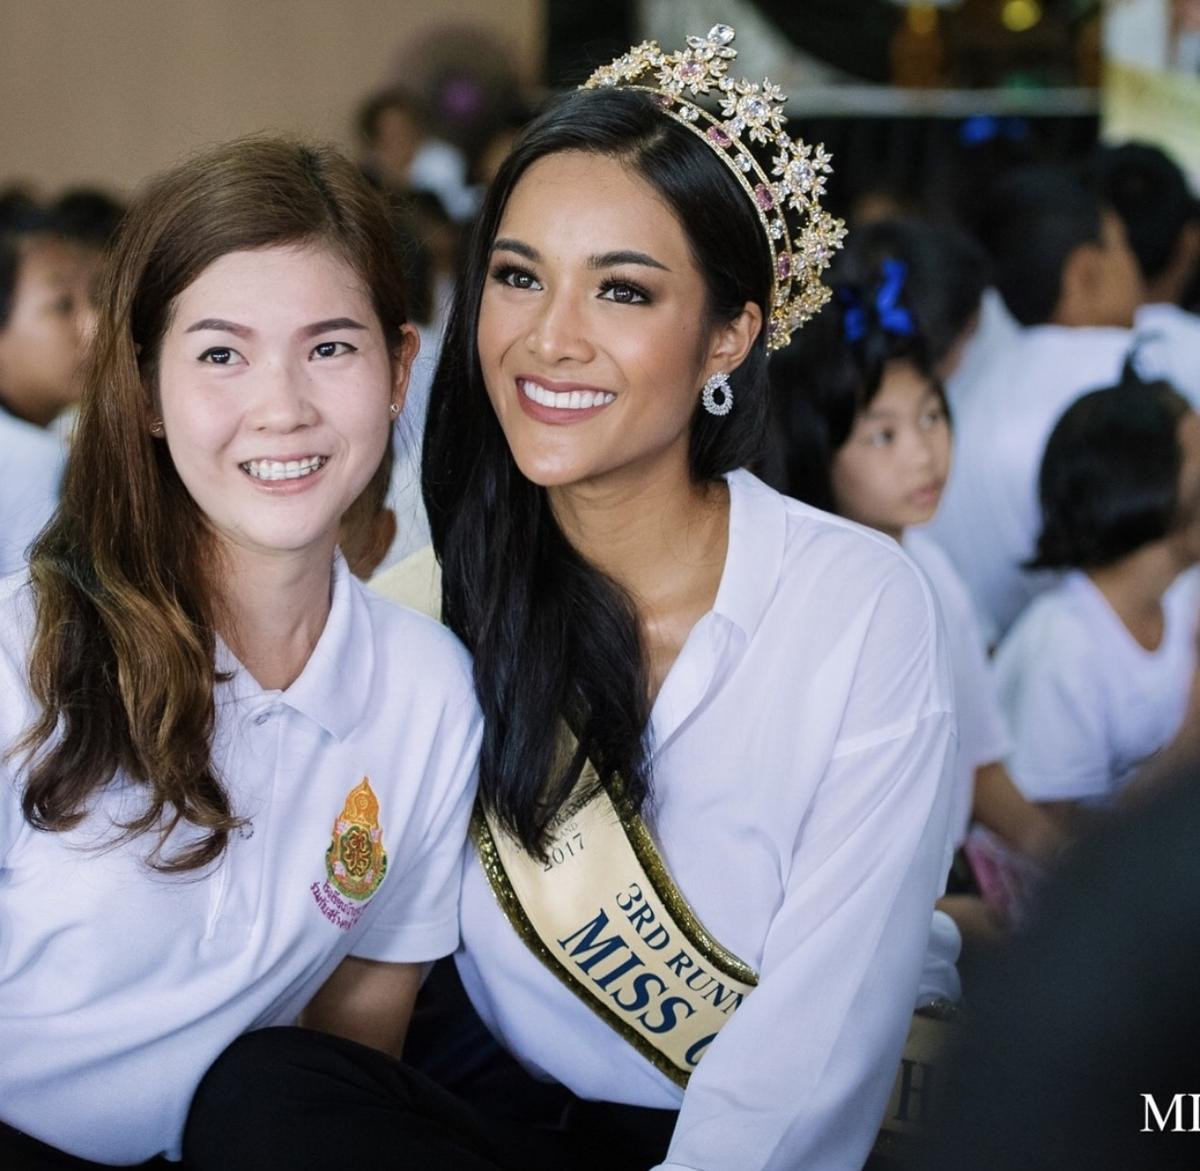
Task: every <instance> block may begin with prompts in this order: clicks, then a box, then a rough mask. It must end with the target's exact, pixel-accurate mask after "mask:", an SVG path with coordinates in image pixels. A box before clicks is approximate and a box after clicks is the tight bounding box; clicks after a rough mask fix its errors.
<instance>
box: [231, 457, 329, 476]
mask: <svg viewBox="0 0 1200 1171" xmlns="http://www.w3.org/2000/svg"><path fill="white" fill-rule="evenodd" d="M325 464H326V457H325V456H323V455H310V456H306V457H305V458H304V459H289V460H287V461H284V460H278V459H252V460H250V461H249V462H247V463H244V464H242V465H241V468H242V471H244V472H246V473H247V474H248V475H249V476H250V477H251V478H252V479H255V480H300V479H303V478H304V477H305V476H311V475H312V474H313V472H315V471H316V470H317V469H318V468H323V467H324V466H325Z"/></svg>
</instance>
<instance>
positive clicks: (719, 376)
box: [700, 370, 733, 415]
mask: <svg viewBox="0 0 1200 1171" xmlns="http://www.w3.org/2000/svg"><path fill="white" fill-rule="evenodd" d="M700 401H701V402H702V403H703V404H704V409H705V410H706V411H707V412H708V413H709V414H710V415H728V414H729V412H730V411H732V410H733V391H732V390H731V389H730V386H729V375H728V374H726V373H725V371H724V370H718V371H717V372H716V373H715V374H714V375H713V376H712V377H711V378H710V379H709V380H708V381H707V382H706V383H705V384H704V393H703V394H702V395H701V396H700Z"/></svg>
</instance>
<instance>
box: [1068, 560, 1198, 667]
mask: <svg viewBox="0 0 1200 1171" xmlns="http://www.w3.org/2000/svg"><path fill="white" fill-rule="evenodd" d="M1186 567H1187V566H1186V564H1185V562H1184V561H1183V560H1182V559H1181V558H1180V557H1179V556H1178V555H1177V554H1176V551H1175V550H1174V548H1173V547H1172V544H1171V542H1170V541H1169V540H1162V541H1153V542H1152V543H1151V544H1149V545H1144V546H1143V547H1142V548H1141V549H1138V550H1137V551H1136V552H1134V553H1130V554H1129V555H1128V556H1127V557H1122V558H1121V560H1120V561H1117V562H1114V563H1113V564H1112V565H1106V566H1104V567H1102V568H1100V569H1089V570H1088V571H1087V575H1088V577H1089V578H1090V579H1091V581H1092V583H1093V584H1094V585H1095V587H1096V588H1097V589H1098V590H1099V591H1100V593H1101V594H1103V595H1104V598H1105V600H1106V601H1107V602H1108V604H1109V605H1110V606H1111V607H1112V608H1113V611H1114V612H1115V613H1116V615H1117V617H1118V618H1120V619H1121V621H1122V622H1123V623H1124V624H1125V626H1126V628H1127V629H1128V630H1129V632H1130V633H1131V634H1132V635H1133V636H1134V637H1135V638H1136V639H1137V640H1138V641H1139V642H1141V643H1142V645H1143V646H1147V647H1148V649H1150V650H1153V649H1154V648H1155V646H1157V643H1158V641H1159V639H1158V638H1155V637H1154V634H1153V632H1154V631H1155V630H1157V631H1159V637H1161V621H1162V599H1163V594H1165V593H1166V592H1167V590H1168V589H1169V588H1170V586H1171V583H1172V582H1173V581H1174V580H1175V579H1176V578H1177V577H1178V576H1179V574H1180V573H1181V572H1182V571H1183V570H1184V569H1185V568H1186ZM1148 632H1149V633H1148Z"/></svg>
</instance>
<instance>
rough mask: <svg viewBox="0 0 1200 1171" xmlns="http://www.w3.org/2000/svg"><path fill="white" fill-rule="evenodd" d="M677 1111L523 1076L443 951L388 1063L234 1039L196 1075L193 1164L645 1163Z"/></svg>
mask: <svg viewBox="0 0 1200 1171" xmlns="http://www.w3.org/2000/svg"><path fill="white" fill-rule="evenodd" d="M676 1118H677V1113H676V1111H674V1110H650V1109H640V1108H638V1107H633V1106H620V1105H616V1104H613V1103H607V1102H584V1101H581V1100H580V1099H578V1098H576V1097H575V1096H574V1095H573V1094H571V1093H570V1092H569V1091H568V1090H566V1089H565V1088H564V1087H562V1086H560V1085H557V1084H547V1083H545V1082H541V1081H538V1080H536V1079H535V1078H532V1077H530V1076H529V1074H527V1073H526V1072H525V1071H524V1070H523V1069H522V1068H521V1066H519V1065H518V1064H517V1062H515V1061H514V1060H513V1059H512V1058H511V1057H509V1055H508V1054H507V1053H506V1052H505V1051H504V1050H503V1049H502V1048H501V1047H500V1046H499V1045H498V1044H497V1043H496V1041H495V1040H494V1039H493V1038H492V1035H491V1034H490V1033H489V1032H488V1030H487V1028H486V1026H485V1025H484V1024H483V1022H482V1021H481V1020H480V1019H479V1017H478V1015H477V1014H476V1012H475V1010H474V1008H473V1007H472V1005H471V1002H470V1000H469V999H468V998H467V995H466V993H465V992H464V991H463V988H462V984H461V983H460V982H459V979H458V973H457V971H456V970H455V967H454V963H453V961H452V960H449V959H447V960H443V961H441V962H440V963H438V964H437V965H435V967H434V970H433V972H432V973H431V974H430V976H429V978H428V979H427V980H426V981H425V984H424V986H423V987H422V989H421V995H420V997H419V999H418V1001H417V1009H416V1013H415V1015H414V1018H413V1021H412V1024H411V1026H410V1028H409V1033H408V1039H407V1041H406V1043H405V1060H404V1062H398V1061H395V1060H393V1059H392V1058H390V1057H388V1056H386V1055H385V1054H383V1053H379V1052H377V1051H376V1050H374V1049H368V1048H364V1047H363V1046H361V1045H355V1044H354V1043H353V1042H351V1041H344V1040H341V1039H340V1038H336V1037H329V1036H325V1035H323V1034H319V1033H313V1032H309V1031H307V1030H304V1029H266V1030H262V1031H259V1032H256V1033H249V1034H247V1035H246V1036H244V1037H241V1038H239V1039H238V1040H237V1041H235V1042H234V1043H233V1045H231V1046H230V1047H229V1049H227V1050H226V1051H225V1053H224V1054H223V1055H222V1056H221V1058H220V1059H219V1060H218V1061H217V1062H216V1064H215V1065H214V1066H213V1068H212V1069H211V1070H210V1071H209V1073H208V1075H207V1076H206V1077H205V1079H204V1081H203V1082H202V1083H201V1085H200V1088H199V1090H198V1091H197V1094H196V1097H195V1099H194V1101H193V1104H192V1112H191V1115H190V1117H189V1119H188V1127H187V1133H186V1136H185V1140H184V1153H185V1156H186V1158H187V1160H188V1163H189V1165H190V1166H193V1167H194V1168H195V1171H209V1169H210V1168H211V1169H212V1171H239V1169H240V1168H242V1167H245V1168H247V1169H249V1168H253V1169H254V1171H271V1169H272V1168H281V1169H283V1168H288V1169H289V1171H290V1169H295V1171H304V1169H305V1168H308V1167H312V1168H313V1169H314V1171H318V1169H319V1171H329V1168H330V1167H331V1166H350V1165H353V1161H354V1159H355V1158H356V1157H361V1158H363V1159H367V1160H369V1163H370V1165H371V1166H372V1167H375V1168H379V1169H380V1171H401V1169H404V1168H413V1169H414V1171H476V1169H488V1171H564V1169H566V1168H570V1169H571V1171H593V1169H595V1171H646V1168H648V1167H652V1166H654V1164H656V1163H659V1162H661V1161H662V1159H663V1157H664V1156H665V1154H666V1151H667V1147H668V1145H669V1143H670V1140H671V1133H672V1131H673V1130H674V1128H675V1120H676Z"/></svg>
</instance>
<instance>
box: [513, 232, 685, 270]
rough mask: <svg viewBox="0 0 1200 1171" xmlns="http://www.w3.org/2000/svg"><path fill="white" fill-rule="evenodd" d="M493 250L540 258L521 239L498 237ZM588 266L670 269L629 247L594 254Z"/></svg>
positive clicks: (535, 251) (593, 267)
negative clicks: (640, 266)
mask: <svg viewBox="0 0 1200 1171" xmlns="http://www.w3.org/2000/svg"><path fill="white" fill-rule="evenodd" d="M492 251H493V252H515V253H516V254H517V255H518V256H524V257H525V259H526V260H532V261H533V262H534V263H535V264H536V263H537V262H538V261H540V260H541V259H542V257H541V254H540V253H539V252H538V250H537V249H536V248H531V247H530V246H529V245H528V244H526V243H524V241H522V240H509V239H499V240H497V241H496V242H495V243H494V244H493V245H492ZM587 263H588V268H592V269H597V268H614V267H616V266H617V265H618V264H642V265H645V266H646V267H647V268H659V269H662V271H663V272H670V271H671V270H670V269H669V268H668V267H667V266H666V265H665V264H663V263H662V261H660V260H655V259H654V257H653V256H650V255H648V254H647V253H645V252H634V251H632V250H631V249H628V248H623V249H619V250H618V251H615V252H601V253H599V254H598V255H596V256H589V257H588V262H587Z"/></svg>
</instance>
